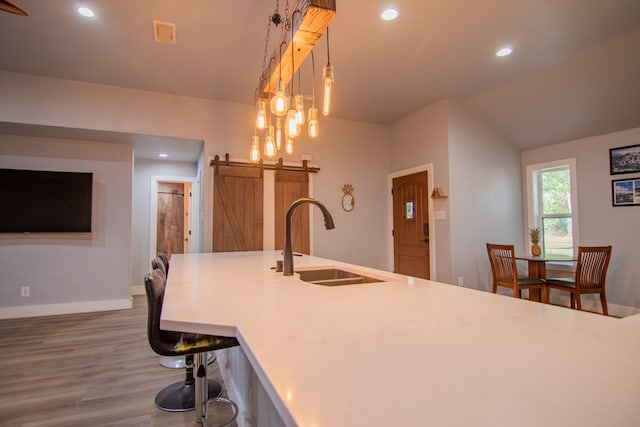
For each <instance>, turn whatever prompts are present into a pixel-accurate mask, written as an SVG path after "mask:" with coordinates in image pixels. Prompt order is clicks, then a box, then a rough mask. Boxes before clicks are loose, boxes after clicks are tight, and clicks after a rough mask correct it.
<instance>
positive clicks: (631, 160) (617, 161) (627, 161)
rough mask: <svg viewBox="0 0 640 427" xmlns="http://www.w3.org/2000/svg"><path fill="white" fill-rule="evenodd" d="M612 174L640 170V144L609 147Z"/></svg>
mask: <svg viewBox="0 0 640 427" xmlns="http://www.w3.org/2000/svg"><path fill="white" fill-rule="evenodd" d="M609 168H610V172H611V175H619V174H623V173H636V172H640V144H638V145H629V146H627V147H618V148H611V149H609Z"/></svg>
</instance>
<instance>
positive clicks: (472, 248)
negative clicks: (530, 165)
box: [449, 102, 525, 291]
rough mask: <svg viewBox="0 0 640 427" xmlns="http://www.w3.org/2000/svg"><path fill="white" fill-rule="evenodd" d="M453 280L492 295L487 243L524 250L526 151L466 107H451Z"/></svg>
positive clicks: (450, 156) (450, 196)
mask: <svg viewBox="0 0 640 427" xmlns="http://www.w3.org/2000/svg"><path fill="white" fill-rule="evenodd" d="M449 159H450V165H449V176H450V191H451V193H450V195H449V199H450V204H451V246H452V251H451V252H452V254H453V255H452V265H453V273H452V277H453V280H454V282H453V283H457V278H459V277H462V278H463V282H464V286H465V287H468V288H476V289H482V290H485V291H491V288H492V286H491V269H490V266H489V260H488V256H487V248H486V243H489V242H490V243H505V244H514V245H515V246H516V252H519V253H525V248H524V247H523V246H522V235H523V234H522V233H523V227H524V225H523V218H522V192H521V188H522V184H521V173H520V153H519V151H518V150H517V149H516V148H515V147H513V146H512V145H511V144H510V143H509V142H508V141H506V140H505V139H504V138H502V137H500V136H499V135H497V134H496V133H495V132H494V131H493V130H492V129H491V128H490V127H489V126H487V125H486V124H485V123H484V122H482V121H481V120H479V119H478V118H477V117H475V116H474V115H472V114H470V113H469V112H468V111H467V109H466V108H465V107H464V106H463V105H462V104H460V103H457V102H450V103H449Z"/></svg>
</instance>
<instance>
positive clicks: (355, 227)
mask: <svg viewBox="0 0 640 427" xmlns="http://www.w3.org/2000/svg"><path fill="white" fill-rule="evenodd" d="M0 99H2V102H1V103H0V121H2V122H8V123H19V124H31V125H47V126H57V127H63V128H77V129H90V130H97V131H100V130H104V131H115V132H122V133H132V134H140V135H154V136H162V137H169V138H171V137H175V138H187V139H194V140H201V141H204V151H203V156H202V158H201V159H200V161H199V162H198V166H197V168H198V169H199V170H201V179H202V181H201V183H202V185H201V192H202V193H201V197H202V227H201V231H202V236H203V241H202V244H201V247H202V250H203V251H210V250H211V247H212V239H211V236H212V221H211V220H210V218H211V217H212V213H213V210H212V200H213V173H212V168H211V167H209V161H210V160H211V159H213V157H214V156H215V155H216V154H218V155H221V156H223V155H224V154H225V153H229V155H230V156H231V158H236V159H247V157H248V153H249V148H250V147H249V146H250V141H251V135H252V134H253V126H252V124H253V120H254V113H255V111H254V110H255V109H254V108H253V106H251V105H240V104H233V103H227V102H219V101H211V100H205V99H197V98H188V97H181V96H174V95H167V94H161V93H154V92H145V91H138V90H131V89H125V88H118V87H110V86H104V85H97V84H90V83H82V82H76V81H68V80H60V79H53V78H45V77H37V76H31V75H24V74H17V73H8V72H0ZM388 141H389V128H388V127H387V126H383V125H375V124H369V123H362V122H354V121H348V120H339V119H334V118H330V117H329V118H324V117H322V118H321V119H320V136H319V138H318V139H317V140H314V141H310V140H308V139H307V138H305V137H299V138H297V141H296V152H295V154H294V155H293V156H286V158H285V161H287V162H294V163H300V156H301V154H302V153H307V154H311V155H312V156H313V162H312V163H315V164H317V165H318V166H319V167H320V169H321V171H320V173H319V174H318V175H317V176H314V196H315V197H316V198H317V199H319V200H320V201H322V202H324V203H326V204H327V206H328V207H329V209H330V210H331V212H332V214H334V216H335V219H336V229H335V230H332V231H325V230H324V227H323V222H322V220H321V218H320V217H319V216H316V217H315V221H314V229H313V231H314V247H313V249H314V252H315V254H317V255H320V256H324V257H328V258H336V259H340V260H343V261H347V262H353V263H358V264H363V265H366V266H371V267H377V268H384V267H385V266H386V259H387V255H386V250H387V245H388V230H386V224H387V223H386V219H387V216H386V207H387V205H386V201H387V200H386V197H385V192H386V190H385V189H384V183H385V180H386V176H387V172H388V161H389V159H388ZM129 149H130V147H129ZM122 177H123V178H128V182H127V184H126V186H127V188H128V190H127V191H128V197H129V198H128V200H127V201H126V203H122V204H121V206H120V208H119V211H120V214H123V212H128V218H129V221H130V223H129V228H131V225H132V224H131V215H132V214H131V203H132V202H131V197H132V190H131V188H132V187H133V186H134V182H133V178H132V172H131V164H129V170H128V174H123V175H122ZM142 181H144V178H141V182H142ZM135 184H136V186H137V184H138V181H137V180H136V183H135ZM344 184H352V185H353V186H354V188H355V192H354V195H355V197H356V208H355V209H354V211H353V212H351V213H346V212H344V211H342V209H341V207H340V200H341V197H342V194H343V193H342V186H343V185H344ZM143 198H144V196H143ZM145 209H147V207H145V206H137V205H136V208H135V211H136V224H135V230H134V231H133V233H135V240H136V241H135V242H132V241H131V234H129V237H130V238H129V241H128V245H129V248H128V249H127V252H126V254H127V260H126V263H124V261H120V260H119V262H118V265H116V266H112V268H115V269H120V270H121V271H126V272H127V277H126V279H125V280H124V281H122V282H120V281H119V283H118V284H117V286H118V287H120V286H123V287H126V288H127V289H130V288H131V287H132V286H138V285H139V282H140V273H141V272H143V271H144V270H145V268H146V267H145V266H143V264H145V265H146V263H148V262H149V260H148V259H146V258H148V256H146V255H145V253H148V252H147V251H144V249H141V246H140V245H143V244H142V243H140V242H139V241H138V239H145V236H144V233H148V232H147V231H145V230H147V229H148V226H147V225H146V224H145V225H143V227H142V229H141V230H139V229H138V228H139V225H140V224H141V222H139V221H143V220H140V219H138V212H140V215H142V216H144V214H143V211H144V210H145ZM315 215H318V214H317V213H316V214H315ZM129 233H131V231H129ZM139 233H140V234H139ZM132 245H133V247H134V248H135V249H134V253H135V255H134V256H132V255H131V247H132ZM96 262H97V260H96ZM132 263H134V264H135V272H133V271H132V268H131V264H132ZM84 273H86V272H85V271H83V272H82V273H81V274H80V275H82V276H83V277H82V280H85V279H86V277H84V276H85V274H84ZM3 274H4V273H3ZM60 285H61V286H64V281H61V282H60ZM32 301H33V300H32ZM42 303H43V304H46V303H47V302H46V301H43V302H42Z"/></svg>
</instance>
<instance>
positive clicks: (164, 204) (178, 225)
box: [156, 182, 187, 258]
mask: <svg viewBox="0 0 640 427" xmlns="http://www.w3.org/2000/svg"><path fill="white" fill-rule="evenodd" d="M184 196H185V191H184V184H183V183H181V182H158V194H157V200H158V208H157V222H156V230H157V231H156V252H164V253H165V254H166V255H167V257H169V258H170V257H171V255H172V254H181V253H183V252H184V233H185V226H184V225H185V220H184V219H185V218H184V214H185V203H187V201H186V200H185V197H184Z"/></svg>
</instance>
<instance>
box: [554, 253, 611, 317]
mask: <svg viewBox="0 0 640 427" xmlns="http://www.w3.org/2000/svg"><path fill="white" fill-rule="evenodd" d="M610 259H611V246H579V247H578V264H577V266H576V273H575V275H574V277H572V278H551V279H547V293H548V292H549V289H558V290H561V291H564V292H569V294H570V296H571V308H576V306H577V309H578V310H582V303H581V301H580V296H581V295H582V294H600V302H601V303H602V314H604V315H605V316H607V315H608V311H607V298H606V296H605V288H604V285H605V281H606V277H607V268H608V267H609V260H610ZM547 299H548V296H547Z"/></svg>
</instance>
